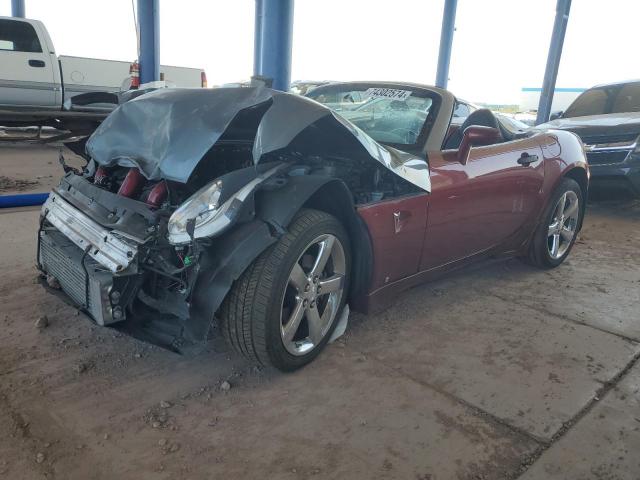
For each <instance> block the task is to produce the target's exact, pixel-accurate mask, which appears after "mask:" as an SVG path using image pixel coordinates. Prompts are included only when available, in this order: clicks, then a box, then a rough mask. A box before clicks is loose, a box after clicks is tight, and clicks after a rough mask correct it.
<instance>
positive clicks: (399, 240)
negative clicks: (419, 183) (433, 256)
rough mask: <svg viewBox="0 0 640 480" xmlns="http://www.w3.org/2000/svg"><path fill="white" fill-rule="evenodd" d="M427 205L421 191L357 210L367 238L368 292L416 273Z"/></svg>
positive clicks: (426, 194)
mask: <svg viewBox="0 0 640 480" xmlns="http://www.w3.org/2000/svg"><path fill="white" fill-rule="evenodd" d="M428 206H429V194H428V193H426V192H425V193H423V194H418V195H412V196H408V197H402V198H396V199H393V200H389V201H381V202H377V203H371V204H368V205H362V206H359V207H358V213H359V214H360V217H361V218H362V219H363V220H364V222H365V223H366V225H367V228H368V230H369V235H370V236H371V244H372V248H373V259H374V262H373V269H372V270H373V273H372V281H371V290H372V291H373V290H377V289H378V288H380V287H382V286H384V285H386V284H389V283H393V282H394V281H396V280H400V279H402V278H405V277H408V276H409V275H413V274H415V273H417V272H418V268H419V266H420V256H421V253H422V245H423V241H424V234H425V228H426V226H427V210H428ZM354 248H356V247H354Z"/></svg>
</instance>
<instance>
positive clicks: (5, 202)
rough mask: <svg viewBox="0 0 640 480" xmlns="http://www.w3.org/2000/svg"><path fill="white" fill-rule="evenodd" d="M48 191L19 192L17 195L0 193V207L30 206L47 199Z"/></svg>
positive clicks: (40, 203)
mask: <svg viewBox="0 0 640 480" xmlns="http://www.w3.org/2000/svg"><path fill="white" fill-rule="evenodd" d="M48 197H49V194H48V193H21V194H19V195H0V208H15V207H31V206H33V205H42V204H43V203H44V202H46V201H47V198H48Z"/></svg>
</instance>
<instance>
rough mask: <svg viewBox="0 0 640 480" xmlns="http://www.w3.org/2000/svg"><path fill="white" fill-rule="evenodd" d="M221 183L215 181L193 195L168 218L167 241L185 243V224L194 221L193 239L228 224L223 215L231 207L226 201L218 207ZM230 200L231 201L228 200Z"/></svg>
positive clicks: (204, 235)
mask: <svg viewBox="0 0 640 480" xmlns="http://www.w3.org/2000/svg"><path fill="white" fill-rule="evenodd" d="M221 194H222V182H221V181H220V180H218V181H215V182H213V183H211V184H209V185H206V186H205V187H203V188H201V189H200V190H198V191H197V192H196V193H194V194H193V195H192V196H191V197H190V198H189V200H187V201H186V202H185V203H183V204H182V205H181V206H180V207H179V208H178V209H177V210H176V211H175V212H173V214H172V215H171V218H169V225H168V230H169V241H170V242H171V243H173V244H179V243H187V242H188V241H189V240H190V238H189V234H188V233H187V222H188V221H189V220H191V219H194V220H195V229H194V237H196V238H197V237H206V236H211V235H213V234H214V233H216V231H218V230H221V229H223V228H224V227H225V226H226V225H227V224H229V223H230V219H228V218H227V217H226V216H225V214H226V213H227V212H228V210H229V208H230V207H231V202H230V201H227V202H225V203H224V204H223V205H220V203H219V201H220V196H221ZM229 200H232V199H229Z"/></svg>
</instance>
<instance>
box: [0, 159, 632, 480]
mask: <svg viewBox="0 0 640 480" xmlns="http://www.w3.org/2000/svg"><path fill="white" fill-rule="evenodd" d="M0 175H2V176H4V177H8V178H11V179H17V180H25V181H33V180H37V181H38V182H39V184H38V185H30V186H28V187H25V191H47V190H48V189H49V187H50V186H51V184H52V182H55V179H56V178H57V177H58V176H59V175H60V167H59V166H58V164H57V150H55V149H46V148H40V147H37V148H36V147H15V146H2V147H0ZM11 192H12V190H11V188H8V189H7V190H5V191H3V192H1V193H2V194H5V193H11ZM37 218H38V209H37V208H22V209H5V210H0V232H1V233H0V267H1V268H2V272H3V275H2V279H1V280H0V478H7V479H11V480H20V479H39V478H48V479H64V480H67V479H68V480H73V479H81V480H86V479H96V480H98V479H136V480H139V479H147V478H149V479H151V478H153V479H213V478H225V479H252V478H256V479H258V478H260V479H263V478H277V479H308V478H319V479H320V478H323V479H324V478H331V479H333V478H335V479H415V480H442V479H444V480H448V479H515V478H522V479H527V480H531V479H540V480H541V479H545V480H546V479H563V480H564V479H576V480H578V479H603V480H605V479H606V480H620V479H629V480H632V479H633V480H637V479H638V478H640V456H639V455H638V452H639V451H640V364H639V362H638V358H639V356H640V344H639V343H638V341H639V340H640V256H639V254H638V251H640V201H638V200H632V199H618V200H615V201H602V200H601V201H597V202H592V203H591V204H590V205H589V208H588V212H587V216H586V220H585V226H584V229H583V232H582V234H581V235H580V239H579V241H578V243H577V244H576V246H575V249H574V250H573V252H572V254H571V256H570V258H569V260H568V261H567V262H565V263H564V264H563V265H562V266H561V267H559V268H557V269H555V270H551V271H541V270H537V269H534V268H531V267H528V266H525V265H523V264H521V263H520V262H518V261H517V260H495V261H491V262H487V263H485V264H483V265H481V266H478V267H474V268H472V269H468V270H465V271H462V272H459V273H457V274H456V275H455V276H452V277H448V278H446V279H443V280H441V281H438V282H435V283H431V284H427V285H424V286H421V287H417V288H414V289H413V290H411V291H409V292H406V293H404V294H402V295H400V296H399V297H398V299H397V301H396V303H395V304H394V306H392V307H391V308H389V309H388V310H386V311H384V312H382V313H380V314H377V315H370V316H363V315H352V316H351V318H350V325H349V328H348V330H347V333H346V335H345V336H344V337H342V338H341V339H339V340H338V341H336V342H335V343H333V344H331V345H329V346H328V348H327V349H326V351H325V352H324V353H323V354H322V355H321V356H320V357H319V358H318V359H317V360H316V361H315V362H314V363H313V364H312V365H310V366H308V367H307V368H304V369H303V370H301V371H298V372H296V373H293V374H281V373H279V372H275V371H272V370H269V369H266V370H265V369H258V368H256V367H254V366H253V365H251V364H249V363H247V362H245V361H244V360H243V359H241V358H240V357H238V356H236V355H235V354H232V353H231V352H229V351H228V349H227V347H226V346H225V344H224V343H223V342H222V340H221V339H219V338H217V337H215V338H213V339H212V340H211V341H210V342H209V343H207V344H206V345H201V346H197V347H194V348H192V349H190V350H189V351H188V353H186V354H184V355H178V354H175V353H172V352H169V351H167V350H164V349H161V348H159V347H155V346H152V345H149V344H145V343H143V342H141V341H138V340H136V339H133V338H131V337H129V336H126V335H124V334H122V333H120V332H118V331H116V330H113V329H109V328H101V327H98V326H96V325H94V324H92V322H91V321H90V320H89V318H88V317H86V316H85V315H84V314H82V313H79V312H77V311H76V310H75V309H74V308H72V307H70V306H68V305H67V304H65V303H64V302H62V301H61V300H60V299H59V298H57V297H55V296H52V295H50V294H48V293H46V292H45V291H44V290H43V289H42V287H41V286H40V285H39V284H37V283H36V270H35V268H34V253H35V248H36V245H35V244H36V236H35V231H36V228H37ZM45 315H46V317H47V319H48V326H46V327H44V326H42V325H41V328H38V327H37V326H36V322H37V321H38V319H39V318H40V317H43V316H45ZM227 387H229V388H227Z"/></svg>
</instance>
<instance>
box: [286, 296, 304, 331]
mask: <svg viewBox="0 0 640 480" xmlns="http://www.w3.org/2000/svg"><path fill="white" fill-rule="evenodd" d="M304 311H305V305H304V302H303V300H302V299H301V298H298V299H296V305H295V307H294V309H293V312H291V316H290V317H289V320H288V321H287V324H286V325H285V326H284V328H283V329H282V339H283V340H284V341H285V342H291V341H292V340H293V337H294V336H295V335H296V332H297V331H298V328H299V327H300V320H302V317H303V316H304Z"/></svg>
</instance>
